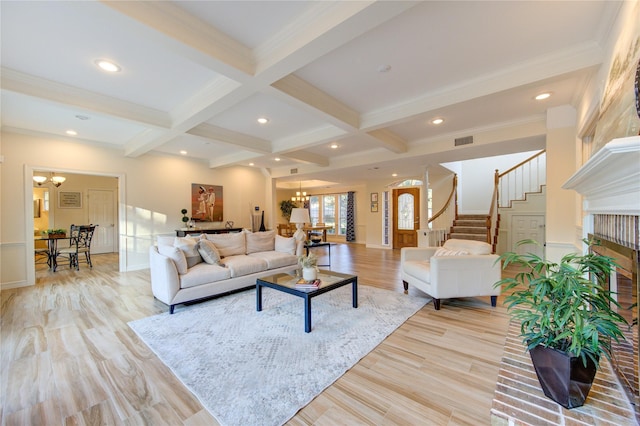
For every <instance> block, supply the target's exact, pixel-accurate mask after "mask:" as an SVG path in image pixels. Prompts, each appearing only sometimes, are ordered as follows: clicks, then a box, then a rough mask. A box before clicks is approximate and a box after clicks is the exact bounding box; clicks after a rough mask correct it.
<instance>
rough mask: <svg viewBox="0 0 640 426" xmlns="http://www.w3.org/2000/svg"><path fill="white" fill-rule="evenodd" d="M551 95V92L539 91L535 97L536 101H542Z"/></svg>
mask: <svg viewBox="0 0 640 426" xmlns="http://www.w3.org/2000/svg"><path fill="white" fill-rule="evenodd" d="M550 97H551V93H549V92H545V93H540V94H539V95H538V96H536V97H535V100H536V101H543V100H545V99H549V98H550Z"/></svg>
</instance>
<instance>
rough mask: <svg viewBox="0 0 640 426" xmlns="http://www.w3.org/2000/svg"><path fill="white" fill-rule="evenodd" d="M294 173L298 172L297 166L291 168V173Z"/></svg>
mask: <svg viewBox="0 0 640 426" xmlns="http://www.w3.org/2000/svg"><path fill="white" fill-rule="evenodd" d="M296 173H298V168H297V167H296V168H295V169H291V174H292V175H295V174H296Z"/></svg>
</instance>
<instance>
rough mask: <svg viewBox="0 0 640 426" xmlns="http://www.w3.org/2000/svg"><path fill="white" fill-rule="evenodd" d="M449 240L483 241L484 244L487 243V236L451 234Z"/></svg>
mask: <svg viewBox="0 0 640 426" xmlns="http://www.w3.org/2000/svg"><path fill="white" fill-rule="evenodd" d="M449 238H450V239H456V240H474V241H483V242H486V241H487V234H486V233H485V234H484V235H480V234H462V233H456V232H454V233H452V234H451V235H449Z"/></svg>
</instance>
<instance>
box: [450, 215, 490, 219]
mask: <svg viewBox="0 0 640 426" xmlns="http://www.w3.org/2000/svg"><path fill="white" fill-rule="evenodd" d="M488 217H489V215H487V214H459V215H458V219H462V220H487V218H488Z"/></svg>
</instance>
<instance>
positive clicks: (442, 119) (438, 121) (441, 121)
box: [431, 118, 444, 126]
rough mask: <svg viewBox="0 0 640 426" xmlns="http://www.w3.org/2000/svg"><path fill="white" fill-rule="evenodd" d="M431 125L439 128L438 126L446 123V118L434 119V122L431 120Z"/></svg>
mask: <svg viewBox="0 0 640 426" xmlns="http://www.w3.org/2000/svg"><path fill="white" fill-rule="evenodd" d="M431 123H432V124H435V125H436V126H437V125H438V124H442V123H444V118H434V119H433V120H431Z"/></svg>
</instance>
